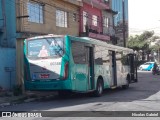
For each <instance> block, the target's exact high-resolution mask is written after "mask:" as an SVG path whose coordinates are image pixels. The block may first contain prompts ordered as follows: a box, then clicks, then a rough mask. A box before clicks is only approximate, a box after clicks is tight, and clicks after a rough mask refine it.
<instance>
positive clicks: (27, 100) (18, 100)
mask: <svg viewBox="0 0 160 120" xmlns="http://www.w3.org/2000/svg"><path fill="white" fill-rule="evenodd" d="M53 97H55V95H48V96H42V97H35V98H27V99H24V100H22V98H19V99H17V100H14V101H11V102H5V103H1V104H0V108H1V107H7V106H11V105H16V104H20V103H29V102H34V101H36V100H37V101H39V100H46V99H51V98H53ZM24 98H25V97H24Z"/></svg>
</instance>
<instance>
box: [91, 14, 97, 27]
mask: <svg viewBox="0 0 160 120" xmlns="http://www.w3.org/2000/svg"><path fill="white" fill-rule="evenodd" d="M92 25H94V26H97V25H98V16H96V15H92Z"/></svg>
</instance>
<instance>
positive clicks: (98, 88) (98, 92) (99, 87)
mask: <svg viewBox="0 0 160 120" xmlns="http://www.w3.org/2000/svg"><path fill="white" fill-rule="evenodd" d="M103 88H104V87H103V80H102V79H98V81H97V86H96V90H95V92H94V96H96V97H100V96H102V93H103Z"/></svg>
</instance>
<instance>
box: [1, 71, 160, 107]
mask: <svg viewBox="0 0 160 120" xmlns="http://www.w3.org/2000/svg"><path fill="white" fill-rule="evenodd" d="M138 78H139V79H138V80H139V81H138V83H134V84H131V85H130V88H129V89H126V90H123V89H121V88H117V89H114V90H110V89H107V90H105V91H104V94H103V96H102V97H93V96H92V97H91V96H90V94H89V93H87V94H78V93H77V94H73V95H72V96H70V97H68V98H59V97H58V96H56V97H54V98H51V99H46V100H45V99H43V100H41V101H36V102H32V103H27V104H33V106H30V107H29V105H27V104H26V106H25V104H23V105H24V107H25V110H49V109H55V108H61V107H70V106H76V105H83V104H88V103H100V102H132V101H137V100H143V99H147V98H148V97H150V96H152V95H154V94H156V93H157V92H159V91H160V87H159V86H160V76H158V75H156V76H153V75H152V74H151V72H139V73H138ZM19 109H20V110H23V109H22V108H20V107H19ZM19 109H17V110H19ZM0 110H1V108H0Z"/></svg>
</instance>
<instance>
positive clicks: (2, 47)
mask: <svg viewBox="0 0 160 120" xmlns="http://www.w3.org/2000/svg"><path fill="white" fill-rule="evenodd" d="M2 3H4V4H3V5H2ZM0 19H3V20H0V26H3V27H1V28H2V29H3V32H2V31H1V32H0V56H1V57H0V58H1V59H0V71H1V72H0V78H1V79H0V86H1V87H2V88H3V89H10V88H12V87H13V85H14V84H16V83H15V65H16V63H15V62H16V60H15V58H16V53H15V40H16V22H15V20H16V16H15V1H14V0H1V1H0ZM5 67H11V68H13V70H14V71H13V72H12V74H11V86H10V74H9V73H8V72H6V71H5Z"/></svg>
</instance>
